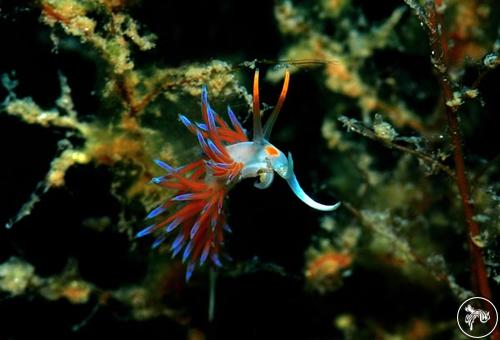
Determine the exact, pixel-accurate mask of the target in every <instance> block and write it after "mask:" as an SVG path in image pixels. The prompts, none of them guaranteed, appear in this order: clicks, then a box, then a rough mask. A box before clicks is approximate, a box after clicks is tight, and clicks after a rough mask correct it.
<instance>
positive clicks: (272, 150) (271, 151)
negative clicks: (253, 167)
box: [265, 145, 280, 157]
mask: <svg viewBox="0 0 500 340" xmlns="http://www.w3.org/2000/svg"><path fill="white" fill-rule="evenodd" d="M265 150H266V154H267V155H268V156H271V157H276V156H278V155H279V154H280V152H279V151H278V149H276V148H275V147H274V146H271V145H268V146H266V148H265Z"/></svg>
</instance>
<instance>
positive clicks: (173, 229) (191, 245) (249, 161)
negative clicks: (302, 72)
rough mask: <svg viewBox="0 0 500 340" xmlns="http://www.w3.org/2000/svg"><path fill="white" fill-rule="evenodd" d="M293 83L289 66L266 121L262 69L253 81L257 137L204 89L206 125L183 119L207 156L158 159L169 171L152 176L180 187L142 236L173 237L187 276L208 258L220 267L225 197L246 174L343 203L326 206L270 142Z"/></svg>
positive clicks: (158, 240) (308, 199) (152, 214)
mask: <svg viewBox="0 0 500 340" xmlns="http://www.w3.org/2000/svg"><path fill="white" fill-rule="evenodd" d="M289 81H290V73H289V71H288V70H286V73H285V79H284V82H283V88H282V90H281V94H280V97H279V99H278V102H277V104H276V106H275V107H274V109H273V111H272V113H271V115H270V116H269V118H268V120H267V121H266V123H265V125H264V126H262V123H261V111H260V100H259V70H256V71H255V75H254V82H253V139H252V140H249V139H248V137H247V135H246V132H245V130H244V129H243V127H242V126H241V124H240V122H239V121H238V119H237V118H236V116H235V114H234V113H233V111H232V110H231V108H230V107H229V106H228V107H227V114H228V117H229V120H230V122H231V126H230V125H229V124H228V123H227V122H226V121H225V120H224V119H222V118H221V117H220V116H219V115H218V114H217V113H216V112H215V111H214V110H213V109H212V108H211V107H210V103H209V102H208V93H207V88H206V86H204V87H203V88H202V93H201V111H202V118H203V123H193V122H191V121H190V120H189V119H188V118H186V117H185V116H184V115H179V119H180V121H181V122H182V123H183V124H184V125H185V126H186V127H187V128H188V129H189V130H190V131H191V132H192V133H193V134H195V135H196V137H197V138H198V142H199V144H200V147H201V150H202V152H203V154H202V157H201V159H198V160H196V161H194V162H192V163H189V164H187V165H185V166H181V167H178V168H175V167H172V166H170V165H169V164H167V163H165V162H163V161H161V160H155V163H156V164H157V165H159V166H160V167H161V168H163V170H165V171H166V174H165V175H163V176H160V177H156V178H153V179H152V182H153V183H154V184H157V185H159V186H161V187H164V188H167V189H171V190H174V191H176V194H175V195H174V196H173V197H171V198H170V199H168V200H167V201H166V202H164V203H162V204H160V205H159V206H158V207H156V208H155V209H153V210H152V211H151V212H150V213H149V214H148V215H147V217H146V220H152V221H153V223H152V224H151V225H149V226H148V227H146V228H145V229H143V230H142V231H140V232H139V233H137V235H136V236H137V237H142V236H145V235H149V234H151V233H155V234H157V235H158V236H157V238H156V240H155V241H154V243H153V246H152V247H153V248H155V247H158V246H159V245H160V244H162V243H163V242H164V241H166V240H167V239H168V240H169V241H170V243H169V245H170V250H171V252H172V257H175V256H177V255H178V254H180V253H181V252H182V261H183V262H184V263H186V265H187V269H186V280H189V278H190V277H191V275H192V273H193V270H194V269H195V268H196V266H203V265H204V264H205V262H206V261H207V259H209V260H210V261H211V262H212V263H213V264H214V265H216V266H218V267H220V266H222V262H221V259H220V253H221V246H222V243H223V240H224V232H231V229H230V228H229V226H228V224H227V223H226V217H225V214H224V211H223V209H224V199H225V197H226V196H227V193H228V192H229V190H231V188H232V187H233V186H234V185H235V184H236V183H238V182H240V181H242V180H244V179H245V178H253V177H255V178H257V182H256V183H255V187H257V188H259V189H265V188H267V187H269V186H270V185H271V183H272V181H273V179H274V173H275V172H276V173H277V174H278V175H279V176H280V177H282V178H283V179H285V180H286V181H287V182H288V184H289V186H290V188H291V189H292V191H293V192H294V193H295V195H296V196H297V197H298V198H299V199H300V200H302V201H303V202H304V203H305V204H307V205H309V206H310V207H312V208H314V209H317V210H322V211H332V210H335V209H337V208H338V207H339V205H340V202H338V203H336V204H333V205H325V204H321V203H318V202H316V201H314V200H313V199H312V198H311V197H309V196H308V195H307V194H306V193H305V192H304V190H303V189H302V188H301V186H300V185H299V182H298V181H297V177H296V176H295V174H294V171H293V160H292V155H291V154H290V153H288V156H285V154H284V153H283V152H281V151H280V150H279V149H278V148H276V147H275V146H274V145H272V144H271V143H270V142H269V136H270V135H271V131H272V129H273V126H274V123H275V122H276V118H277V117H278V114H279V112H280V110H281V107H282V106H283V103H284V101H285V97H286V93H287V91H288V84H289Z"/></svg>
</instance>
